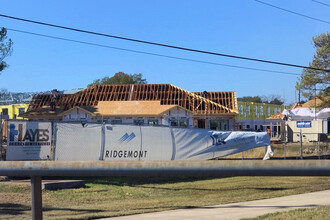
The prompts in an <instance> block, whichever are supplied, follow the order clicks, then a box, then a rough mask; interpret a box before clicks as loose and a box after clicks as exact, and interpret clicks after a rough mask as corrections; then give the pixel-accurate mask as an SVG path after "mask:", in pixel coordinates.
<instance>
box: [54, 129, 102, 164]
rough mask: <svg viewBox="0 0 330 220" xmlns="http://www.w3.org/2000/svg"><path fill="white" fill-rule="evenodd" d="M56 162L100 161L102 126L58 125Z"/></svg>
mask: <svg viewBox="0 0 330 220" xmlns="http://www.w3.org/2000/svg"><path fill="white" fill-rule="evenodd" d="M56 127H57V134H56V147H55V160H64V161H68V160H70V161H78V160H82V161H91V160H100V154H101V147H102V125H100V124H81V123H74V124H71V123H70V124H69V123H57V124H56Z"/></svg>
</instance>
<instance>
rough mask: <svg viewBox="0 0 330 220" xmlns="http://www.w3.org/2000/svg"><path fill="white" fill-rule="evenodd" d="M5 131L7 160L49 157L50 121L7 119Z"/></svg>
mask: <svg viewBox="0 0 330 220" xmlns="http://www.w3.org/2000/svg"><path fill="white" fill-rule="evenodd" d="M7 131H8V140H7V146H8V147H7V153H6V159H7V160H41V159H49V156H50V145H51V134H52V129H51V123H50V122H30V121H9V122H8V127H7Z"/></svg>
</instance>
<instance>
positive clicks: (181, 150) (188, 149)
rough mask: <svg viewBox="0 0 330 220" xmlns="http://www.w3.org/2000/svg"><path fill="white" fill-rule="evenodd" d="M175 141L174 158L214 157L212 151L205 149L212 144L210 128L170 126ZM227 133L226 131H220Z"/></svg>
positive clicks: (198, 158)
mask: <svg viewBox="0 0 330 220" xmlns="http://www.w3.org/2000/svg"><path fill="white" fill-rule="evenodd" d="M171 130H172V132H173V137H174V143H175V149H176V151H175V156H174V160H186V159H190V160H192V159H193V160H203V159H211V158H214V153H213V151H205V152H203V151H204V150H207V147H209V146H212V144H213V139H212V138H211V133H210V130H206V129H185V128H171ZM221 133H222V134H223V133H227V132H221Z"/></svg>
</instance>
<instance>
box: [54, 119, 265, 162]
mask: <svg viewBox="0 0 330 220" xmlns="http://www.w3.org/2000/svg"><path fill="white" fill-rule="evenodd" d="M57 131H58V132H57V135H56V148H55V160H207V159H212V158H216V157H222V156H227V155H231V154H236V153H239V152H242V151H246V150H249V149H252V148H256V147H262V146H268V145H269V144H270V137H269V135H268V134H267V133H266V132H236V131H213V130H207V129H189V128H171V127H152V126H135V125H94V126H93V125H89V124H86V125H84V126H82V124H69V123H65V124H61V123H58V124H57Z"/></svg>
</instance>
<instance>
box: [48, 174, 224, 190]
mask: <svg viewBox="0 0 330 220" xmlns="http://www.w3.org/2000/svg"><path fill="white" fill-rule="evenodd" d="M228 177H229V176H228ZM228 177H222V178H228ZM47 179H61V180H66V179H72V177H49V178H48V177H47ZM74 179H80V180H84V181H85V183H86V184H104V185H115V186H136V185H144V184H166V183H180V182H195V181H201V180H212V179H219V178H213V177H201V178H194V177H176V178H173V177H152V178H145V177H74ZM87 188H88V187H87Z"/></svg>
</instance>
